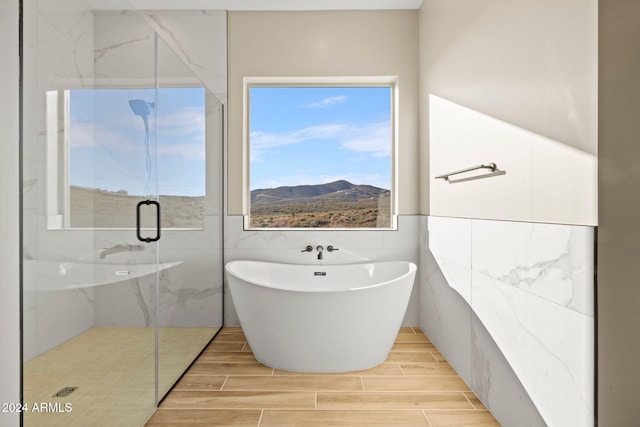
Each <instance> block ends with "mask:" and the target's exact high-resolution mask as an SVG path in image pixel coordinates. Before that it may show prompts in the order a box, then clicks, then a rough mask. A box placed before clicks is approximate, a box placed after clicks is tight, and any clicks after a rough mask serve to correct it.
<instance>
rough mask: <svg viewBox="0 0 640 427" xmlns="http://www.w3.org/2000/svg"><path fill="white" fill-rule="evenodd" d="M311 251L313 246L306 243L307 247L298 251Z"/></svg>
mask: <svg viewBox="0 0 640 427" xmlns="http://www.w3.org/2000/svg"><path fill="white" fill-rule="evenodd" d="M311 251H313V246H311V245H307V247H306V248H304V249H303V250H301V251H300V252H311Z"/></svg>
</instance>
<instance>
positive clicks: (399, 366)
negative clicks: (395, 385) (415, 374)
mask: <svg viewBox="0 0 640 427" xmlns="http://www.w3.org/2000/svg"><path fill="white" fill-rule="evenodd" d="M398 368H400V372H402V376H403V377H406V376H407V374H405V372H404V369H402V364H401V363H400V362H398Z"/></svg>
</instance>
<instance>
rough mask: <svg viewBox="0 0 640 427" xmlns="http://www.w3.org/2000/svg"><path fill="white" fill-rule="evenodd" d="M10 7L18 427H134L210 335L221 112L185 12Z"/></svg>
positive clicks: (217, 262) (214, 318)
mask: <svg viewBox="0 0 640 427" xmlns="http://www.w3.org/2000/svg"><path fill="white" fill-rule="evenodd" d="M23 3H24V17H23V33H24V35H23V43H24V57H23V68H24V77H23V87H22V89H23V110H22V122H23V129H22V131H23V135H24V137H23V142H22V144H23V145H22V152H23V164H22V170H23V176H22V183H23V192H22V212H23V220H22V223H23V229H22V242H23V253H24V259H23V283H22V290H23V325H24V326H23V378H24V381H23V396H24V397H23V399H24V403H27V404H31V403H33V402H50V403H51V404H52V405H53V406H51V407H56V408H62V411H57V412H51V411H49V412H46V411H44V412H39V413H34V412H25V413H24V414H23V420H24V425H25V426H39V425H51V424H64V425H71V426H74V425H78V426H85V425H122V426H128V425H131V426H137V425H142V424H143V423H144V422H145V420H146V419H147V418H148V417H149V416H150V415H151V414H152V413H153V411H154V410H155V408H156V406H157V404H158V402H159V401H160V400H161V399H162V397H163V396H164V395H165V394H166V392H167V391H168V390H169V389H170V388H171V386H172V385H173V384H174V383H175V382H176V381H177V380H178V379H179V377H180V376H181V375H182V373H183V372H184V371H185V370H186V368H187V367H188V366H189V365H190V364H191V363H192V361H193V360H194V359H195V358H196V357H197V355H198V354H199V352H200V351H201V350H202V349H203V348H204V347H205V346H206V345H207V343H208V342H209V341H210V340H211V338H212V337H213V336H214V335H215V333H216V332H217V331H218V329H219V328H220V327H221V326H222V319H223V317H222V316H223V313H222V304H223V291H222V281H223V251H222V247H223V245H222V212H223V209H222V194H223V190H222V145H223V120H224V117H223V103H222V102H221V101H220V98H219V94H218V93H216V94H214V91H212V90H211V88H210V87H209V86H208V85H207V84H205V83H203V82H202V81H201V79H199V78H198V77H196V75H195V74H194V72H193V69H192V67H193V64H186V63H185V62H184V61H183V60H182V59H183V58H184V52H182V51H176V46H175V44H172V40H171V37H170V36H169V35H170V34H171V31H172V30H176V29H178V30H179V27H180V26H181V25H185V20H186V21H188V20H189V14H188V13H183V14H180V19H177V20H171V16H170V15H168V14H166V13H165V14H160V15H161V16H160V17H159V16H157V15H155V14H153V13H151V12H139V11H136V10H133V9H130V10H102V9H101V10H95V9H94V5H95V2H91V1H84V0H56V1H53V2H51V1H38V0H24V2H23ZM203 16H204V19H205V20H206V22H203V21H202V19H203ZM160 20H164V21H165V22H164V23H163V25H162V26H161V28H160V27H158V25H157V24H158V22H159V21H160ZM198 20H199V21H198V22H199V23H200V24H201V25H209V26H215V25H225V16H224V13H222V12H221V13H207V14H198ZM165 24H166V25H165ZM172 25H177V26H178V27H176V28H174V27H172ZM188 25H189V24H187V26H188ZM162 30H164V32H163V31H162ZM219 54H220V55H221V61H225V60H226V54H224V53H222V52H219ZM181 58H182V59H181ZM151 205H154V206H155V210H154V209H153V207H154V206H151ZM160 231H161V232H160ZM156 237H157V238H156Z"/></svg>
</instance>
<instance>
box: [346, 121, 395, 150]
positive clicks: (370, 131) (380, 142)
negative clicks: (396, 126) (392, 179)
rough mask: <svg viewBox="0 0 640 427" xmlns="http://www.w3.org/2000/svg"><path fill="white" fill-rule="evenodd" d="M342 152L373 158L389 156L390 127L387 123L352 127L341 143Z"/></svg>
mask: <svg viewBox="0 0 640 427" xmlns="http://www.w3.org/2000/svg"><path fill="white" fill-rule="evenodd" d="M340 146H341V148H342V149H344V150H349V151H355V152H357V153H366V154H370V155H372V156H374V157H389V156H390V155H391V126H390V124H389V122H377V123H369V124H367V125H363V126H354V127H352V128H351V132H350V134H349V135H347V136H346V138H345V139H344V140H343V141H342V143H341V145H340Z"/></svg>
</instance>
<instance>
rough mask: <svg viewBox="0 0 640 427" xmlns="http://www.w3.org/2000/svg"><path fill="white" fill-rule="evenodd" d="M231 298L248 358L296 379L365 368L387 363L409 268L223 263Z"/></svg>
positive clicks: (409, 283)
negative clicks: (303, 374)
mask: <svg viewBox="0 0 640 427" xmlns="http://www.w3.org/2000/svg"><path fill="white" fill-rule="evenodd" d="M225 269H226V271H227V276H228V279H229V288H230V290H231V297H232V298H233V303H234V306H235V308H236V312H237V314H238V318H239V319H240V325H241V326H242V329H243V331H244V333H245V335H246V337H247V341H248V342H249V345H250V346H251V349H252V350H253V353H254V355H255V357H256V359H257V360H258V361H259V362H261V363H263V364H265V365H267V366H270V367H273V368H277V369H282V370H286V371H298V372H347V371H357V370H362V369H367V368H371V367H373V366H376V365H378V364H380V363H382V362H383V361H384V360H385V359H386V358H387V356H388V354H389V351H390V350H391V346H392V345H393V343H394V341H395V338H396V336H397V334H398V331H399V329H400V326H401V324H402V319H403V317H404V314H405V311H406V309H407V304H408V303H409V297H410V296H411V289H412V288H413V282H414V278H415V274H416V265H415V264H413V263H411V262H405V261H389V262H372V263H362V264H348V265H296V264H279V263H271V262H260V261H231V262H229V263H228V264H227V265H226V267H225Z"/></svg>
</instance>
